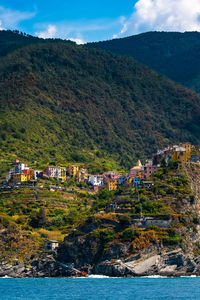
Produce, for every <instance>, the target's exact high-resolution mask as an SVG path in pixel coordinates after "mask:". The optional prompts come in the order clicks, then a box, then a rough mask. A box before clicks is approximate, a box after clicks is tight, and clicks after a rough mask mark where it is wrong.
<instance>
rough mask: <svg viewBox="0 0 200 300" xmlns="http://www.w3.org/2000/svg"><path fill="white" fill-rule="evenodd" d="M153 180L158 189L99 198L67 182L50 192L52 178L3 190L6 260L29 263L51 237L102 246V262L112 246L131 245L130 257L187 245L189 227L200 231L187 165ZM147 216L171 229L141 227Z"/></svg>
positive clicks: (166, 169)
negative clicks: (148, 250) (153, 248)
mask: <svg viewBox="0 0 200 300" xmlns="http://www.w3.org/2000/svg"><path fill="white" fill-rule="evenodd" d="M152 179H153V181H154V186H152V188H149V189H145V188H141V187H140V188H137V189H131V188H130V187H126V188H124V190H123V191H122V190H120V191H112V192H109V191H108V190H107V189H102V190H100V192H99V193H98V194H91V193H90V192H89V190H88V191H83V190H81V189H78V188H77V187H76V189H74V190H72V188H74V185H73V184H74V182H72V185H71V186H70V187H69V186H66V187H65V185H64V184H63V186H62V187H64V189H63V190H60V189H59V188H58V187H57V188H56V187H55V188H54V191H51V189H50V186H49V182H48V180H47V181H45V180H43V185H44V187H43V188H39V186H37V187H35V188H34V187H31V186H29V185H27V186H26V187H23V188H22V187H21V188H18V189H13V190H11V191H2V192H0V232H1V234H0V245H1V246H0V250H1V256H2V257H6V258H7V259H9V260H11V261H12V260H13V259H14V258H15V257H17V258H19V259H22V260H25V259H26V256H27V253H29V254H37V253H39V252H40V251H41V250H43V249H44V241H45V240H46V239H57V240H58V241H60V242H62V241H63V239H64V237H66V236H67V235H68V234H69V238H70V243H71V239H72V240H73V241H75V240H76V239H79V238H80V237H81V239H83V241H86V242H87V243H89V244H87V245H91V244H90V243H92V241H94V242H95V243H97V244H98V245H100V248H99V250H98V251H97V253H96V256H95V257H96V258H95V259H96V260H97V261H99V260H100V259H101V257H102V256H103V255H104V251H106V249H109V247H112V245H123V244H128V245H130V247H128V248H127V249H129V250H128V252H127V253H125V254H124V255H125V256H127V255H131V254H133V253H136V252H138V251H143V250H144V249H146V248H148V247H149V246H151V245H161V244H162V245H163V246H164V247H167V248H170V247H171V248H173V247H177V246H182V245H184V241H185V239H186V236H187V234H186V232H187V228H190V229H191V228H194V230H195V226H196V225H197V224H199V218H198V217H197V215H196V213H194V212H193V211H192V207H191V204H192V203H193V201H194V196H193V194H192V191H191V189H190V186H189V182H188V178H187V176H186V175H185V173H184V167H182V166H181V165H178V164H177V163H176V162H174V163H170V165H169V166H163V167H162V168H160V169H159V170H158V172H156V173H154V175H153V178H152ZM39 185H41V183H39ZM148 217H151V218H153V219H154V220H161V221H162V220H163V221H164V220H170V223H169V226H167V227H166V228H165V227H164V228H162V226H160V227H159V226H156V225H151V226H149V225H144V226H143V227H140V226H139V227H137V225H136V223H137V222H136V221H137V220H140V221H141V220H144V219H145V218H148ZM135 222H136V223H135ZM82 246H83V247H84V244H82ZM87 247H92V246H87ZM16 249H17V250H16ZM195 251H198V249H197V250H195ZM94 252H95V249H94Z"/></svg>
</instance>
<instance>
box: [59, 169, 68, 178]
mask: <svg viewBox="0 0 200 300" xmlns="http://www.w3.org/2000/svg"><path fill="white" fill-rule="evenodd" d="M66 171H67V170H66V168H64V167H59V177H60V178H59V179H61V180H62V181H66V179H67V176H66Z"/></svg>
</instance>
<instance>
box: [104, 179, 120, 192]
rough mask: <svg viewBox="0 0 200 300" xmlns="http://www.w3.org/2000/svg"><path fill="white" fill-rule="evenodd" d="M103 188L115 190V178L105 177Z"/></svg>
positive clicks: (116, 183) (116, 186)
mask: <svg viewBox="0 0 200 300" xmlns="http://www.w3.org/2000/svg"><path fill="white" fill-rule="evenodd" d="M105 188H107V189H108V190H109V191H116V190H117V188H118V181H117V179H112V178H109V177H107V179H106V184H105Z"/></svg>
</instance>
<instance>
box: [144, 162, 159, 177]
mask: <svg viewBox="0 0 200 300" xmlns="http://www.w3.org/2000/svg"><path fill="white" fill-rule="evenodd" d="M159 167H160V165H154V164H153V160H151V159H149V160H147V161H146V163H145V164H144V166H143V167H142V178H143V179H146V178H149V177H151V176H152V175H153V173H155V172H156V171H157V170H158V168H159Z"/></svg>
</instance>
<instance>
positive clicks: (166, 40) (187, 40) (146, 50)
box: [88, 32, 200, 93]
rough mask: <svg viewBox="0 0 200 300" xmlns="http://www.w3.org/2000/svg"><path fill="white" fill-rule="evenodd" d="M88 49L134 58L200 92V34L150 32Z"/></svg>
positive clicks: (92, 44) (96, 44)
mask: <svg viewBox="0 0 200 300" xmlns="http://www.w3.org/2000/svg"><path fill="white" fill-rule="evenodd" d="M88 46H91V47H98V48H102V49H105V50H109V51H111V52H114V53H118V54H121V55H129V56H132V57H133V58H135V59H136V60H138V61H139V62H141V63H143V64H145V65H147V66H148V67H150V68H152V69H154V70H155V71H157V72H159V73H160V74H163V75H165V76H167V77H168V78H171V79H172V80H174V81H176V82H178V83H181V84H182V85H184V86H186V87H189V88H192V89H194V90H195V91H197V92H198V93H199V92H200V79H199V78H200V72H199V69H200V55H199V53H200V33H199V32H185V33H180V32H147V33H142V34H139V35H134V36H130V37H126V38H120V39H114V40H110V41H104V42H99V43H91V44H88Z"/></svg>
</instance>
